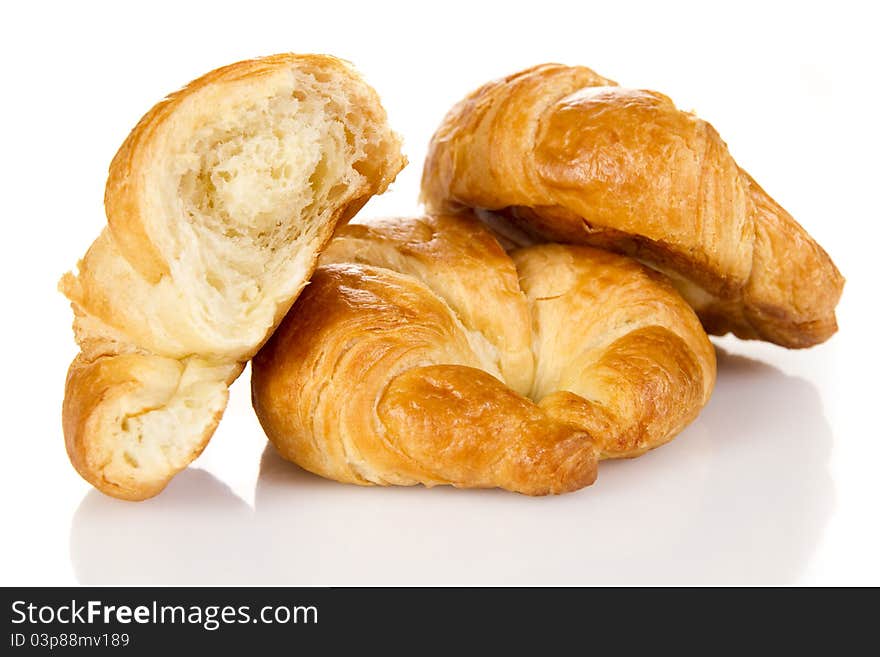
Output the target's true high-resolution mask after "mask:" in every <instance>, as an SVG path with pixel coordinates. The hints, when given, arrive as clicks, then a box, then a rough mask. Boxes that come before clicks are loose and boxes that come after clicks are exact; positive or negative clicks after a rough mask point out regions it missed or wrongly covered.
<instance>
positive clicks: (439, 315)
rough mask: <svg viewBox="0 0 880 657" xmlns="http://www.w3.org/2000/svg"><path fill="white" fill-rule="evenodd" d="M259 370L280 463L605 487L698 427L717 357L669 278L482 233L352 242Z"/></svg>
mask: <svg viewBox="0 0 880 657" xmlns="http://www.w3.org/2000/svg"><path fill="white" fill-rule="evenodd" d="M320 264H321V266H320V267H319V268H318V269H317V270H316V271H315V274H314V276H313V277H312V281H311V283H310V285H309V286H308V287H307V288H306V289H305V290H304V291H303V294H302V295H301V296H300V298H299V299H298V301H297V302H296V304H295V305H294V306H293V308H292V309H291V311H290V313H289V314H288V315H287V317H286V318H285V320H284V321H283V322H282V324H281V326H280V327H279V328H278V330H277V331H276V332H275V334H274V336H273V337H272V338H271V339H270V340H269V342H268V343H267V344H266V345H265V346H264V347H263V349H262V350H261V351H260V352H259V353H258V354H257V356H256V357H255V358H254V360H253V365H252V369H253V377H252V392H253V402H254V408H255V410H256V412H257V415H258V417H259V419H260V422H261V424H262V425H263V428H264V429H265V431H266V433H267V435H268V436H269V439H270V440H271V441H272V443H273V444H274V445H275V447H277V449H278V450H279V452H280V453H281V455H282V456H284V457H285V458H287V459H289V460H292V461H294V462H296V463H297V464H299V465H300V466H302V467H304V468H305V469H307V470H310V471H312V472H314V473H317V474H319V475H322V476H324V477H328V478H331V479H336V480H338V481H342V482H348V483H355V484H363V485H367V484H380V485H389V484H397V485H414V484H419V483H421V484H425V485H427V486H433V485H436V484H452V485H454V486H459V487H501V488H505V489H508V490H512V491H518V492H521V493H526V494H529V495H543V494H547V493H563V492H567V491H572V490H576V489H579V488H581V487H583V486H586V485H589V484H590V483H592V482H593V480H594V479H595V476H596V464H597V460H599V459H601V458H621V457H632V456H637V455H639V454H642V453H643V452H645V451H647V450H649V449H652V448H654V447H657V446H659V445H662V444H663V443H665V442H667V441H668V440H670V439H671V438H673V437H674V436H675V435H676V434H677V433H678V432H679V431H681V429H682V428H683V427H684V426H685V425H686V424H688V423H689V422H690V421H691V420H693V419H694V417H696V415H697V413H698V412H699V410H700V409H701V408H702V407H703V405H704V404H705V403H706V401H707V400H708V399H709V395H710V393H711V390H712V387H713V385H714V382H715V353H714V350H713V348H712V346H711V344H710V343H709V340H708V338H707V337H706V334H705V332H704V331H703V329H702V327H701V326H700V323H699V320H698V319H697V317H696V315H695V314H694V312H693V310H692V309H691V308H690V307H689V306H688V305H687V304H686V303H685V302H684V300H683V299H682V298H681V297H680V296H679V295H678V294H677V293H676V292H675V290H674V289H673V288H672V286H671V285H670V284H669V283H668V281H667V280H666V278H665V277H664V276H663V275H662V274H658V273H656V272H654V271H652V270H649V269H647V268H645V267H643V266H642V265H639V264H638V263H636V262H634V261H632V260H630V259H629V258H626V257H623V256H618V255H615V254H611V253H608V252H605V251H599V250H595V249H591V248H588V247H578V246H564V245H539V246H532V247H528V248H523V249H519V250H516V251H514V252H512V253H511V254H509V255H508V254H506V253H505V251H504V250H503V249H502V247H501V246H500V244H499V243H498V242H497V241H496V239H495V238H494V237H493V236H492V234H491V233H490V231H489V230H488V229H487V228H486V227H485V226H483V225H482V224H481V223H480V222H479V221H477V220H476V219H475V218H473V217H468V216H457V217H456V216H427V217H423V218H420V219H390V220H385V221H381V222H376V223H371V224H370V225H348V226H345V227H343V228H341V229H340V230H339V231H338V232H337V237H336V238H335V239H334V240H333V241H332V242H331V244H330V246H329V247H328V249H327V250H326V251H325V252H324V253H323V255H322V256H321V261H320Z"/></svg>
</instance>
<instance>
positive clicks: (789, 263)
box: [422, 64, 844, 347]
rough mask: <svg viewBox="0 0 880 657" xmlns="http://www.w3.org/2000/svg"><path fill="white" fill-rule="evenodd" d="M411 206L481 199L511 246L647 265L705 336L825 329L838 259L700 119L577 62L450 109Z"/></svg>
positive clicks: (498, 85) (508, 82)
mask: <svg viewBox="0 0 880 657" xmlns="http://www.w3.org/2000/svg"><path fill="white" fill-rule="evenodd" d="M422 200H423V201H424V203H425V206H426V208H427V210H428V211H429V212H449V211H458V210H459V209H461V208H477V209H479V210H480V211H481V213H482V214H483V216H484V217H485V218H486V219H487V220H488V221H489V222H490V223H492V225H493V226H494V227H495V228H497V229H500V230H501V232H502V233H506V236H507V237H508V238H512V239H513V240H514V241H515V242H518V243H520V244H522V243H526V242H527V241H529V240H534V239H536V238H537V239H546V240H550V241H558V242H567V243H572V244H587V245H592V246H596V247H601V248H604V249H610V250H613V251H617V252H620V253H624V254H628V255H630V256H633V257H635V258H637V259H639V260H641V261H644V262H646V263H648V264H650V265H651V266H653V267H654V268H656V269H659V270H661V271H663V272H666V273H667V274H669V275H670V277H671V278H672V279H673V281H674V282H675V284H676V286H677V287H678V289H679V291H680V292H681V293H682V294H683V295H684V297H685V298H686V299H687V300H688V301H689V302H690V303H691V305H692V306H693V307H694V308H695V309H696V311H697V313H698V314H699V316H700V318H701V319H702V321H703V324H704V326H705V328H706V330H708V331H709V332H710V333H714V334H718V335H722V334H724V333H727V332H733V333H734V334H736V335H737V336H739V337H742V338H750V339H762V340H768V341H770V342H775V343H776V344H779V345H783V346H786V347H808V346H811V345H814V344H817V343H819V342H822V341H824V340H826V339H827V338H828V337H830V336H831V335H832V334H833V333H834V332H835V331H836V329H837V324H836V320H835V315H834V308H835V306H836V304H837V302H838V299H839V298H840V294H841V291H842V288H843V282H844V281H843V278H842V276H841V275H840V273H839V272H838V270H837V268H836V267H835V266H834V263H833V262H832V261H831V259H830V258H829V257H828V255H827V254H826V253H825V251H824V250H823V249H822V247H820V246H819V245H818V244H817V243H816V242H815V241H814V240H813V239H812V238H811V237H810V236H809V235H808V234H807V232H806V231H805V230H804V229H803V228H802V227H801V226H800V225H798V223H797V222H796V221H795V220H794V219H793V218H792V217H791V215H789V214H788V213H787V212H786V211H785V210H784V209H783V208H782V207H780V206H779V204H777V203H776V202H775V201H774V200H773V199H772V198H770V196H769V195H768V194H767V193H766V192H764V190H763V189H761V188H760V187H759V186H758V184H757V183H755V181H754V180H752V178H751V177H750V176H749V175H748V174H747V173H746V172H745V171H743V170H742V169H740V168H739V167H738V166H737V164H736V162H734V160H733V158H732V157H731V156H730V154H729V153H728V151H727V146H726V145H725V143H724V142H723V141H722V140H721V138H720V137H719V136H718V133H717V132H716V131H715V130H714V129H713V128H712V126H711V125H709V124H708V123H706V122H705V121H702V120H700V119H698V118H697V117H696V116H694V115H693V114H690V113H687V112H683V111H680V110H678V109H677V108H676V107H675V105H674V104H673V103H672V101H671V100H670V99H669V98H667V97H666V96H664V95H662V94H659V93H656V92H653V91H640V90H634V89H625V88H621V87H618V86H617V85H616V83H615V82H612V81H611V80H608V79H606V78H603V77H601V76H599V75H597V74H596V73H594V72H593V71H591V70H590V69H588V68H584V67H567V66H561V65H556V64H547V65H543V66H537V67H535V68H531V69H528V70H525V71H522V72H520V73H517V74H515V75H512V76H510V77H507V78H504V79H502V80H497V81H494V82H490V83H488V84H486V85H485V86H483V87H481V88H480V89H478V90H477V91H475V92H473V93H472V94H471V95H469V96H468V97H467V98H465V99H464V100H463V101H461V102H460V103H458V104H457V105H456V106H455V107H453V108H452V110H451V111H450V112H449V113H448V115H447V116H446V118H445V119H444V120H443V122H442V124H441V125H440V127H439V129H438V130H437V132H436V134H435V135H434V137H433V139H432V141H431V144H430V146H429V152H428V157H427V159H426V161H425V166H424V173H423V178H422Z"/></svg>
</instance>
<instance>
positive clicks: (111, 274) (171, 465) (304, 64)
mask: <svg viewBox="0 0 880 657" xmlns="http://www.w3.org/2000/svg"><path fill="white" fill-rule="evenodd" d="M303 80H305V82H304V83H303V85H302V86H301V87H297V85H296V81H303ZM310 94H311V98H310ZM275 98H280V99H281V101H282V102H284V103H287V106H295V107H296V108H300V107H305V106H306V103H307V102H308V101H310V100H312V101H314V103H313V105H311V106H309V107H310V108H312V107H321V108H322V110H321V111H324V112H326V113H327V116H328V117H329V118H327V119H326V122H327V123H328V124H330V125H331V127H332V126H335V127H336V128H337V129H338V130H337V133H338V134H337V133H328V134H327V135H323V134H322V136H321V137H320V138H315V139H314V141H313V142H309V143H308V144H307V145H306V146H302V145H301V143H300V142H299V141H296V139H295V137H296V134H297V130H298V129H299V128H300V124H299V123H296V122H294V121H293V120H291V121H289V122H288V123H287V124H286V125H285V126H284V127H283V129H282V128H280V127H277V126H274V125H272V126H271V127H272V132H273V135H274V136H275V138H276V139H277V140H278V141H277V142H276V145H277V146H278V149H280V150H279V152H282V155H283V156H287V155H288V151H284V150H283V149H282V146H283V144H281V141H280V139H281V138H280V137H278V136H277V134H275V133H278V132H283V131H287V133H288V134H293V135H294V139H293V141H292V142H291V143H292V144H293V145H292V146H290V148H291V149H294V151H292V152H295V153H297V152H307V151H306V150H300V151H296V150H295V149H297V148H299V149H308V148H313V149H318V150H319V152H318V153H317V155H315V159H316V163H315V167H318V168H315V169H312V173H313V175H312V176H308V175H304V176H302V179H301V180H300V179H296V180H298V181H299V184H300V186H302V187H305V188H311V189H315V188H316V187H320V186H321V185H324V187H321V190H322V193H324V196H322V197H321V199H322V203H323V205H321V206H320V207H321V210H320V211H318V210H315V211H314V213H313V214H312V215H310V216H309V217H308V218H306V216H305V211H303V212H299V213H298V212H295V211H293V210H291V209H289V208H287V207H283V208H281V212H282V214H281V215H279V217H278V218H277V221H273V222H272V224H274V226H275V227H276V229H277V231H278V234H279V235H280V236H281V237H278V238H277V242H273V243H272V244H271V245H270V246H271V248H269V246H263V245H262V243H260V242H259V241H258V240H259V239H260V238H261V237H262V236H263V235H265V234H266V233H265V232H263V233H261V232H260V231H261V230H264V228H263V226H262V224H261V226H259V227H256V228H253V227H252V226H250V225H245V224H246V221H247V220H248V219H249V218H250V215H249V214H248V213H247V212H245V213H243V214H242V215H241V216H236V218H235V220H237V221H239V223H238V224H235V225H229V224H219V228H218V227H217V226H215V225H213V224H211V225H209V226H208V228H204V229H203V230H202V232H197V231H196V230H195V229H194V228H193V225H195V224H196V223H197V221H202V222H204V221H205V217H204V216H199V217H198V218H196V217H195V216H194V215H193V213H192V212H191V211H190V210H189V209H187V208H185V207H184V202H185V200H186V199H184V192H183V184H182V182H181V181H182V176H183V173H181V172H187V171H190V170H191V167H192V166H194V165H193V164H192V161H193V160H197V159H198V158H199V157H205V151H210V149H211V148H215V147H216V144H215V143H214V142H211V141H210V139H209V141H208V142H207V144H208V145H207V146H205V147H204V148H205V151H202V152H200V153H195V152H189V151H188V150H186V149H187V148H188V146H190V145H191V143H190V142H191V140H195V141H193V142H192V143H196V142H197V141H198V140H199V139H202V137H200V136H199V135H203V134H209V135H210V134H213V133H211V132H210V131H211V130H214V129H215V128H214V127H213V126H214V125H215V124H218V122H219V124H220V125H222V126H225V127H224V128H222V129H232V128H229V126H230V125H232V126H233V127H234V128H235V129H238V128H237V126H238V124H236V123H234V120H235V119H236V118H239V119H240V120H242V121H247V120H250V119H249V117H252V116H257V117H258V119H260V120H261V117H265V116H271V114H270V110H267V109H266V107H268V103H270V102H271V100H273V99H275ZM291 98H293V100H291ZM267 99H270V100H268V101H267ZM227 100H228V101H229V102H230V103H238V105H230V107H232V108H233V109H229V108H227V107H222V106H220V105H219V104H218V103H219V102H220V101H227ZM261 103H263V104H261ZM237 108H244V109H243V110H242V111H241V112H240V113H241V114H242V116H243V117H244V118H242V117H238V116H237V115H236V112H237V111H238V109H237ZM253 108H257V109H253ZM309 111H313V110H311V109H310V110H309ZM314 111H317V110H314ZM331 113H332V116H331ZM337 114H338V116H337ZM324 118H325V116H324V115H322V116H320V117H319V118H318V120H322V119H324ZM269 120H271V119H269ZM349 120H350V121H351V124H350V125H348V124H347V122H348V121H349ZM355 123H356V125H357V128H355ZM343 124H345V125H343ZM222 129H221V131H222ZM313 129H314V126H311V125H308V126H305V129H304V132H308V131H309V130H313ZM346 130H348V133H346V132H345V131H346ZM243 134H246V133H243ZM328 135H329V136H328ZM334 135H336V136H334ZM247 138H248V137H246V136H245V137H242V139H243V140H246V139H247ZM334 139H335V140H336V141H335V142H333V143H334V144H336V145H337V146H338V145H339V144H340V143H342V144H343V146H338V148H347V149H348V150H345V151H344V152H336V153H333V152H329V153H328V151H329V150H331V147H330V146H327V144H328V143H330V142H331V141H332V140H334ZM222 141H223V140H222V139H220V140H219V142H217V143H221V145H222ZM199 143H201V142H199ZM399 147H400V142H399V139H398V138H397V136H396V135H394V133H393V132H391V130H390V129H389V128H388V126H387V122H386V117H385V112H384V110H383V108H382V106H381V104H380V101H379V98H378V96H377V95H376V92H375V91H374V90H373V89H372V88H371V87H369V86H368V85H367V84H366V83H365V82H364V81H363V80H361V79H360V77H359V76H358V75H357V74H356V73H355V72H354V71H353V70H352V68H351V67H350V66H349V65H348V64H346V63H345V62H343V61H341V60H338V59H336V58H334V57H330V56H324V55H294V54H282V55H275V56H272V57H266V58H262V59H255V60H249V61H244V62H238V63H236V64H232V65H230V66H226V67H223V68H220V69H217V70H215V71H212V72H210V73H208V74H207V75H205V76H203V77H201V78H199V79H198V80H195V81H194V82H192V83H190V84H189V85H187V86H186V87H184V88H183V89H181V90H180V91H178V92H175V93H174V94H171V95H170V96H168V97H167V98H166V99H164V100H163V101H161V102H159V103H158V104H157V105H156V106H155V107H153V108H152V109H151V110H150V111H149V112H148V113H147V114H146V115H145V116H144V117H143V119H141V121H140V122H139V123H138V124H137V126H136V127H135V128H134V129H133V130H132V132H131V134H130V135H129V136H128V138H127V139H126V140H125V142H124V143H123V145H122V147H121V148H120V149H119V151H118V153H117V154H116V157H115V158H114V160H113V163H112V164H111V166H110V172H109V177H108V180H107V187H106V190H105V206H106V208H105V209H106V213H107V222H108V227H107V228H105V229H104V230H103V231H102V233H101V235H100V236H99V237H98V239H96V240H95V242H94V243H93V245H92V246H91V248H90V249H89V251H88V252H87V254H86V256H85V257H84V258H83V260H82V261H81V262H80V263H79V273H78V275H73V274H67V275H65V276H64V277H63V278H62V280H61V283H60V286H59V287H60V289H61V291H62V292H63V293H64V294H65V295H66V296H68V298H70V300H71V305H72V307H73V310H74V314H75V321H74V331H75V334H76V339H77V343H78V344H79V345H80V349H81V353H80V355H79V356H78V357H77V358H76V359H75V360H74V362H73V363H72V365H71V367H70V370H69V374H68V378H67V384H66V389H65V399H64V406H63V413H62V416H63V427H64V433H65V441H66V444H67V448H68V453H69V455H70V459H71V462H72V463H73V465H74V467H75V468H76V469H77V471H78V472H79V473H80V474H81V475H82V476H83V477H84V478H85V479H86V480H88V481H89V482H90V483H92V484H93V485H94V486H96V487H97V488H98V489H99V490H101V491H102V492H105V493H107V494H108V495H112V496H115V497H120V498H123V499H130V500H139V499H145V498H147V497H150V496H152V495H155V494H156V493H158V492H159V491H161V490H162V488H163V487H164V486H165V485H166V484H167V483H168V481H169V480H170V479H171V478H172V477H173V476H174V475H175V474H176V473H177V472H179V471H180V470H181V469H183V468H184V467H186V466H187V465H188V464H189V463H190V462H191V461H192V460H193V459H194V458H196V457H197V456H198V454H199V453H200V452H201V451H202V449H203V448H204V447H205V445H206V443H207V442H208V440H209V438H210V436H211V434H212V433H213V431H214V429H215V427H216V426H217V422H218V421H219V419H220V416H221V415H222V413H223V410H224V408H225V405H226V400H227V397H228V391H227V388H228V386H229V384H230V383H231V382H232V381H233V380H234V379H235V378H236V377H237V376H238V375H239V374H240V373H241V370H242V368H243V365H244V363H245V362H246V361H247V360H248V359H249V358H250V357H251V356H252V355H253V354H254V353H256V351H257V350H258V349H259V347H260V346H261V345H262V343H263V342H265V340H267V339H268V338H269V336H270V335H271V333H272V331H273V330H274V328H275V326H277V325H278V323H279V322H280V321H281V319H282V318H283V316H284V314H285V313H286V312H287V310H288V309H289V307H290V305H291V304H292V303H293V301H294V300H295V298H296V296H297V295H298V294H299V292H300V290H301V289H302V287H303V286H305V284H306V283H307V281H308V277H309V275H310V274H311V272H312V270H313V269H314V267H315V266H316V261H317V256H318V254H319V252H320V250H321V249H322V248H323V247H324V245H325V244H326V243H327V242H328V241H329V240H330V239H331V237H332V234H333V230H334V228H335V227H336V226H337V225H338V224H339V223H342V222H345V221H348V219H350V218H351V217H352V216H353V215H354V214H355V213H356V212H357V211H358V210H359V209H360V208H361V207H362V206H363V204H364V203H365V202H366V201H367V200H368V199H369V198H370V197H371V196H372V195H373V194H376V193H381V192H383V191H385V189H386V188H387V187H388V185H389V184H390V183H391V182H392V181H393V179H394V177H395V176H396V174H397V173H398V171H399V170H400V169H401V168H402V167H403V166H404V164H405V158H404V157H403V156H402V155H401V153H400V149H399ZM349 151H351V153H355V154H354V155H352V154H351V153H350V152H349ZM209 154H210V153H209ZM218 157H219V156H218ZM323 157H328V158H331V159H332V158H335V160H336V161H337V167H336V169H334V170H333V173H332V174H331V173H328V170H329V169H328V166H327V165H326V163H324V161H323V160H322V159H321V158H323ZM345 158H350V159H351V163H350V166H349V164H348V163H349V160H347V159H345ZM252 159H254V160H255V161H254V162H252V161H251V160H248V159H247V158H246V157H245V156H241V157H239V158H238V160H237V161H238V162H241V163H243V164H240V165H237V166H241V167H244V172H245V173H247V166H248V165H251V166H252V167H256V166H258V165H260V166H264V168H265V166H266V165H265V162H262V161H257V158H252ZM294 159H296V158H294ZM343 161H344V164H338V163H339V162H343ZM346 166H349V168H350V169H351V172H349V170H348V169H346V168H345V167H346ZM187 167H190V168H189V169H188V168H187ZM321 167H323V168H321ZM178 168H179V169H180V170H181V172H179V171H178ZM342 170H344V174H343V173H340V171H342ZM195 171H196V173H198V174H199V175H202V174H204V171H203V170H199V169H196V170H195ZM259 171H261V172H262V169H260V170H259ZM239 172H240V171H239V170H236V171H234V172H233V173H232V174H228V173H227V174H224V175H231V176H233V177H234V175H237V174H238V173H239ZM352 172H353V173H352ZM273 175H274V174H273ZM336 175H338V176H339V178H338V179H337V178H334V176H336ZM175 176H176V178H175ZM322 177H323V178H324V179H321V178H322ZM294 178H295V176H294ZM307 178H308V179H307ZM313 178H314V180H313ZM325 179H326V180H325ZM341 182H344V183H345V184H340V185H336V186H334V184H335V183H341ZM209 184H210V185H212V184H213V182H211V183H209ZM243 186H246V185H243ZM325 188H326V190H328V191H326V192H324V191H323V190H324V189H325ZM315 193H316V192H315ZM311 198H313V199H315V198H317V197H315V196H313V197H311ZM314 205H315V206H316V207H318V204H317V202H316V203H315V204H314ZM209 207H213V206H212V205H209ZM308 207H311V206H308ZM260 210H261V211H263V210H264V208H262V207H261V208H260ZM283 213H287V214H286V215H285V214H283ZM258 214H259V213H256V214H255V215H254V216H258ZM242 217H244V219H242ZM273 219H274V217H273ZM242 222H245V223H242ZM184 224H186V227H187V230H188V231H189V232H187V233H185V234H184V233H180V234H179V235H178V234H177V233H174V236H172V233H173V231H172V230H170V228H174V229H175V230H177V229H178V228H179V227H180V226H183V225H184ZM251 228H253V230H252V231H251V233H248V232H247V231H248V230H249V229H251ZM207 231H213V232H210V234H208V232H207ZM244 233H247V235H246V237H242V234H244ZM180 235H183V237H180ZM205 235H208V237H207V238H205ZM266 239H269V238H266ZM272 239H276V238H275V237H273V238H272ZM247 240H250V241H247ZM246 242H247V243H246ZM218 244H220V245H222V246H218ZM281 247H284V248H285V250H284V251H280V250H279V249H280V248H281ZM276 251H277V252H280V253H283V254H284V255H285V257H284V258H280V257H279V256H276V255H274V254H275V253H276ZM270 253H271V254H272V255H269V254H270ZM218 254H219V255H218ZM209 256H210V257H211V258H213V259H212V260H211V264H210V267H209V265H207V264H204V263H206V262H207V261H208V258H209ZM224 258H225V259H224ZM269 258H274V259H275V260H273V261H272V262H273V263H275V266H274V267H273V268H270V267H269V264H268V263H269ZM264 260H265V262H264ZM278 263H281V264H278ZM248 267H249V268H250V269H248ZM228 272H233V273H234V275H235V276H237V278H235V277H234V276H233V277H232V278H228V279H227V278H224V277H223V275H224V274H225V273H228ZM253 272H256V273H253ZM273 274H274V276H273ZM214 275H217V281H214V280H212V276H214ZM249 276H250V278H248V277H249ZM259 276H262V277H264V278H265V279H266V280H263V279H261V278H258V277H259ZM273 278H274V279H279V280H282V284H281V285H274V286H273V280H272V279H273ZM230 290H231V291H230ZM239 292H240V293H239ZM239 299H240V300H241V301H240V302H239ZM239 303H240V305H239ZM239 308H241V312H240V313H239V312H237V309H239ZM230 309H231V310H230ZM241 317H245V318H247V321H242V322H241V323H240V324H239V323H232V322H231V321H230V319H232V320H234V321H236V322H238V321H240V318H241Z"/></svg>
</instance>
